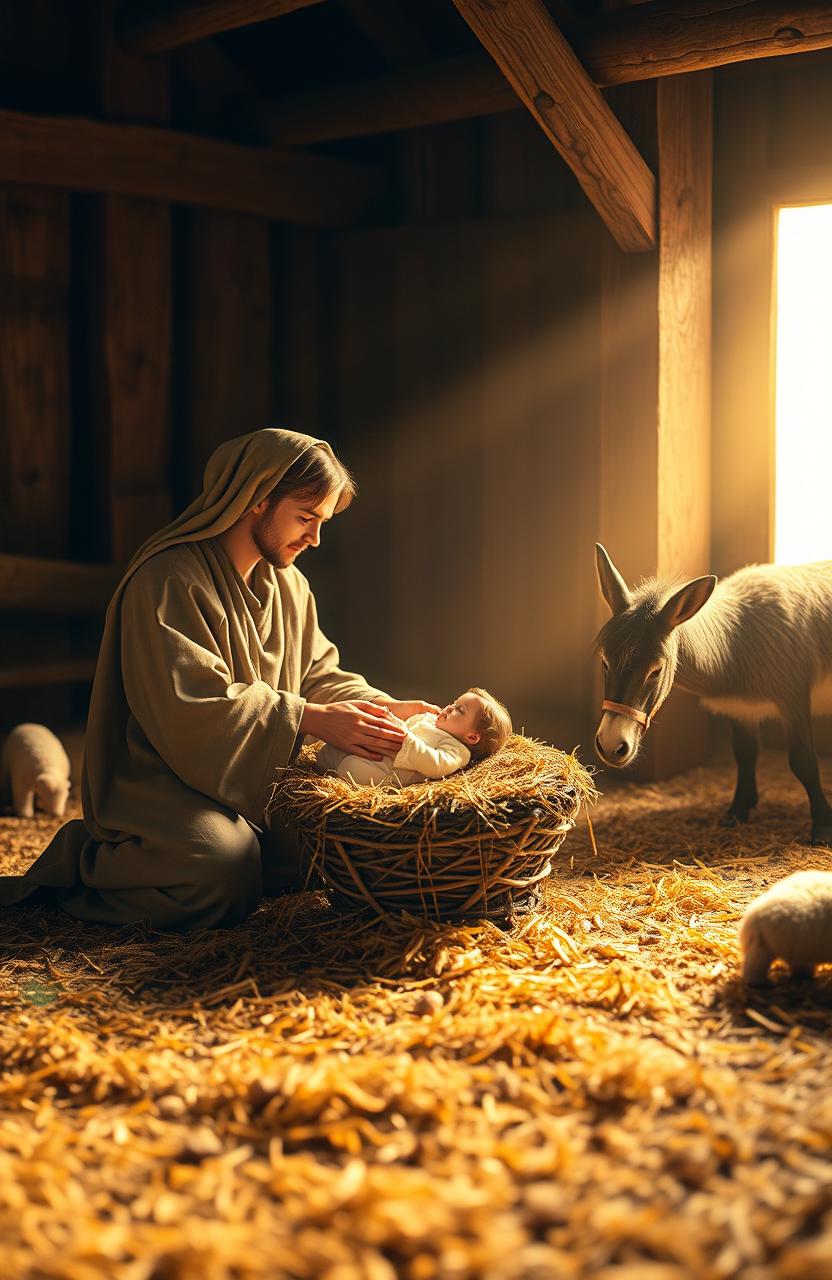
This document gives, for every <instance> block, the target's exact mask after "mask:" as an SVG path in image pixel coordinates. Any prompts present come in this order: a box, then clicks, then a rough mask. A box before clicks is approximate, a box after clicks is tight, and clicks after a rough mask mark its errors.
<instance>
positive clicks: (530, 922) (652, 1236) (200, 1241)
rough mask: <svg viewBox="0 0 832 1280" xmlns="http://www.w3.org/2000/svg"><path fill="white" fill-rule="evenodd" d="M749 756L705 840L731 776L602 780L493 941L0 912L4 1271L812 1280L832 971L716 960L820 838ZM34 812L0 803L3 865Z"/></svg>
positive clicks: (824, 1138)
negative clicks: (596, 796)
mask: <svg viewBox="0 0 832 1280" xmlns="http://www.w3.org/2000/svg"><path fill="white" fill-rule="evenodd" d="M762 777H763V782H764V784H765V785H764V788H763V809H762V811H761V813H760V815H759V817H758V819H757V821H756V822H755V823H754V824H752V825H751V826H750V827H749V828H747V829H743V830H741V831H734V832H727V833H726V832H725V831H724V830H723V829H721V828H719V827H718V826H717V825H716V818H717V816H718V814H719V812H720V809H721V806H722V804H723V803H724V796H725V793H726V791H727V790H728V789H729V778H728V773H727V771H720V770H704V771H698V772H697V773H696V774H695V775H693V776H692V777H689V778H688V779H686V780H685V779H682V780H676V781H674V782H673V783H671V784H667V785H666V786H664V787H661V788H659V787H654V788H647V789H645V790H644V791H642V790H640V789H632V790H630V789H627V790H622V791H620V792H617V793H615V794H613V795H611V796H607V797H605V798H604V799H603V800H602V801H601V803H600V805H599V807H598V810H597V813H596V817H595V828H596V837H597V843H598V853H597V855H596V854H594V853H593V849H592V844H591V841H590V839H589V833H588V832H587V831H585V830H583V829H581V828H579V829H578V830H577V831H576V832H574V833H573V835H572V837H571V838H570V845H571V846H572V852H573V855H574V861H573V869H571V870H570V869H569V867H568V865H567V861H566V860H561V862H560V863H558V864H557V866H556V872H555V875H554V877H553V879H552V881H551V882H550V883H549V884H548V886H547V889H546V900H545V903H544V906H543V908H542V909H541V910H540V911H538V912H534V913H533V914H531V915H530V916H528V917H526V918H525V919H524V920H523V922H522V924H521V925H520V926H519V927H518V928H517V929H516V930H514V931H513V932H511V933H505V932H503V931H502V930H500V929H498V928H497V927H496V926H495V925H494V924H492V923H487V922H486V923H480V924H476V923H470V924H465V925H460V924H446V925H438V924H434V923H431V922H428V921H424V920H417V919H416V918H413V917H407V916H403V917H401V918H398V919H395V920H393V919H387V920H384V921H379V920H369V921H368V920H367V919H366V918H362V917H360V916H355V915H350V916H346V917H344V916H340V915H338V913H336V912H334V911H333V910H332V909H331V908H330V907H329V906H328V905H327V903H326V900H325V899H324V898H323V897H322V896H321V895H305V896H303V897H300V898H297V899H294V900H292V899H289V900H283V899H272V900H268V901H266V902H264V904H263V905H262V906H261V908H260V910H259V911H258V912H257V913H256V914H255V915H254V916H253V917H252V918H251V919H250V920H249V921H247V922H246V923H245V924H244V925H242V926H240V927H238V928H236V929H234V930H227V931H226V930H218V931H215V932H212V933H203V934H195V935H192V936H189V937H178V936H176V935H167V934H145V933H144V932H143V931H142V930H140V929H135V930H123V931H108V930H105V929H99V928H95V927H92V926H85V925H81V924H79V923H78V922H75V921H72V920H70V919H69V918H68V917H65V916H63V915H62V914H61V913H57V912H55V913H47V912H45V911H43V910H42V909H40V908H37V907H28V908H25V907H24V908H21V909H19V910H16V911H10V912H5V913H3V914H2V915H0V949H1V951H2V960H0V1001H2V1010H3V1016H2V1019H0V1275H2V1276H3V1280H5V1278H6V1277H7V1276H8V1277H10V1278H12V1277H17V1276H21V1277H22V1276H32V1277H37V1280H41V1278H43V1280H47V1278H48V1280H59V1278H60V1280H102V1277H107V1278H108V1280H109V1277H118V1280H121V1278H122V1277H124V1278H125V1280H192V1278H193V1280H196V1278H197V1277H199V1278H200V1280H202V1277H205V1278H207V1280H247V1278H248V1277H251V1278H252V1280H255V1278H258V1280H259V1278H261V1277H262V1278H265V1277H275V1276H286V1277H293V1278H294V1277H297V1278H298V1280H319V1278H322V1280H358V1278H361V1280H397V1278H398V1277H404V1278H405V1280H434V1278H436V1280H475V1278H477V1280H479V1278H480V1277H482V1278H483V1280H517V1278H518V1277H521V1278H526V1280H543V1277H545V1278H546V1280H561V1278H564V1280H579V1278H582V1277H585V1276H588V1275H592V1276H593V1277H594V1278H595V1277H599V1278H600V1280H691V1278H692V1277H696V1278H697V1280H700V1278H703V1280H721V1278H723V1277H724V1278H730V1277H735V1276H736V1277H742V1280H804V1277H806V1276H810V1277H812V1280H815V1278H816V1277H817V1278H818V1280H823V1277H828V1276H830V1275H832V1162H830V1160H829V1150H830V1143H832V1091H830V1089H829V1084H828V1082H829V1079H830V1068H832V1046H831V1045H830V1036H829V1009H830V997H832V974H830V972H829V970H826V971H821V976H820V977H819V978H818V980H816V981H815V982H813V983H791V982H788V981H785V980H784V979H782V978H780V979H778V978H775V985H774V987H773V989H772V991H771V992H770V993H768V994H766V993H759V992H754V993H751V992H749V990H748V989H747V988H745V987H744V986H743V985H742V983H741V982H740V980H739V977H738V963H737V960H738V957H737V950H736V925H737V922H738V920H739V918H740V916H741V914H742V911H743V909H744V906H745V904H746V903H747V901H748V900H749V899H750V898H751V897H752V896H753V895H754V894H755V893H757V892H759V891H760V890H761V889H762V888H763V887H764V886H765V885H766V884H768V883H771V882H772V881H773V880H775V879H777V878H779V877H780V876H781V875H784V874H787V873H788V872H789V871H790V870H794V869H796V868H797V867H798V866H801V865H807V863H808V862H809V861H811V863H812V864H813V865H818V866H829V865H830V862H831V861H832V855H830V854H829V853H828V851H820V850H818V851H812V852H811V853H810V852H809V851H807V850H806V849H805V848H803V847H801V846H800V845H798V844H796V843H795V842H794V839H793V837H794V833H795V824H796V823H797V824H799V823H800V822H801V821H802V818H803V797H802V795H801V794H800V793H799V792H798V790H797V788H796V787H792V786H791V784H790V783H789V782H787V781H786V779H785V778H784V774H783V770H782V767H781V766H780V765H779V763H778V765H777V766H776V767H773V766H772V764H771V763H770V762H769V761H765V762H764V768H763V770H762ZM663 796H664V797H665V801H666V803H665V805H664V807H663V805H662V797H663ZM766 796H770V797H771V801H770V802H769V803H770V808H769V809H766ZM42 828H44V824H43V823H42V822H41V823H40V825H38V824H28V823H25V824H24V823H19V822H15V821H13V820H11V819H6V820H0V847H2V849H3V856H4V863H5V865H4V868H3V869H4V870H6V869H12V868H14V869H16V870H23V869H24V868H25V866H26V865H27V863H28V862H29V861H31V858H32V856H33V854H34V852H35V851H36V850H37V848H38V847H39V846H40V844H41V843H43V842H44V841H45V840H46V839H47V838H48V835H49V830H47V829H42ZM33 832H34V834H33ZM686 848H689V849H690V851H691V852H690V855H689V856H687V855H686V854H685V853H684V849H686Z"/></svg>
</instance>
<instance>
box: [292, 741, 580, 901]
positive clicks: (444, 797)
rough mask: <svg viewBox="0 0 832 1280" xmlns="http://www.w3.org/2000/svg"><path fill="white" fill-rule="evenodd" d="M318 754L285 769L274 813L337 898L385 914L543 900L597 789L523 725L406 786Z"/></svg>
mask: <svg viewBox="0 0 832 1280" xmlns="http://www.w3.org/2000/svg"><path fill="white" fill-rule="evenodd" d="M313 760H314V747H306V748H304V750H303V752H301V755H300V756H299V758H298V761H297V763H296V764H295V765H293V766H290V767H289V768H286V769H283V770H281V771H280V775H279V777H278V780H277V782H276V784H275V788H274V794H273V797H272V802H271V805H270V811H276V812H277V813H278V814H279V815H280V818H281V819H282V821H284V822H285V823H287V824H288V825H289V826H290V827H292V828H295V829H296V830H297V833H298V839H299V842H300V845H301V850H302V853H303V854H304V856H305V859H306V860H307V861H308V862H309V864H310V865H311V868H312V871H313V872H314V871H317V872H318V873H319V874H320V876H321V878H322V880H323V882H324V884H325V885H326V887H327V889H328V890H329V893H330V897H331V899H332V901H333V904H337V905H338V906H341V907H356V908H357V907H369V908H372V909H373V910H374V911H375V912H377V913H378V914H380V915H384V914H395V915H398V914H399V913H401V912H402V911H406V912H408V913H410V914H412V915H416V916H421V917H428V918H431V919H435V920H438V919H442V920H458V919H463V918H474V917H476V918H482V917H487V918H489V919H494V920H500V921H509V922H510V921H511V920H513V919H515V918H516V917H517V916H518V915H519V914H522V913H523V912H524V911H526V910H528V909H529V907H530V906H533V905H534V904H535V902H536V899H537V896H538V894H537V890H538V889H539V886H540V885H541V883H542V881H544V880H545V879H546V877H547V876H548V875H549V874H550V872H551V870H552V858H553V856H554V854H555V853H556V852H557V850H558V848H559V847H560V845H561V843H562V841H563V840H564V838H565V836H566V834H567V832H569V831H570V830H571V828H572V827H573V826H574V825H575V821H576V819H577V816H578V813H579V812H580V808H581V805H582V803H585V802H591V801H593V800H594V798H595V795H596V793H595V789H594V787H593V785H592V779H591V776H590V774H589V773H588V772H587V770H586V769H585V768H584V767H583V765H581V764H580V762H579V761H578V760H577V759H576V758H575V756H574V755H567V754H566V753H565V752H563V751H558V750H557V749H556V748H555V747H550V746H546V745H545V744H543V743H539V742H536V741H534V740H533V739H531V738H526V737H523V736H521V735H519V734H515V735H513V736H512V737H511V738H510V739H509V741H508V742H507V743H506V745H505V747H503V749H502V751H500V752H499V753H498V754H497V755H495V756H491V757H490V758H489V759H487V760H482V761H479V762H478V763H476V764H473V765H471V766H469V768H467V769H464V770H462V771H460V772H458V773H455V774H452V775H451V776H450V777H448V778H442V779H440V780H439V781H435V782H432V781H428V782H422V783H417V784H415V785H413V786H410V787H403V788H400V789H394V788H388V787H381V786H366V787H357V786H354V785H353V783H351V782H349V781H347V780H345V779H342V778H338V777H336V776H334V775H332V774H326V775H322V774H320V773H318V772H316V771H315V770H314V768H313V767H312V762H313Z"/></svg>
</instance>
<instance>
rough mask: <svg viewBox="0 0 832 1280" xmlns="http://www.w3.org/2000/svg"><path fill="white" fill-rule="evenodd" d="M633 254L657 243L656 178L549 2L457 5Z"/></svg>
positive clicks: (476, 0) (468, 1) (477, 0)
mask: <svg viewBox="0 0 832 1280" xmlns="http://www.w3.org/2000/svg"><path fill="white" fill-rule="evenodd" d="M454 4H455V5H456V7H457V9H458V10H459V12H460V13H461V15H462V17H463V18H464V19H465V21H466V22H467V23H468V25H469V26H470V27H471V30H472V31H473V32H474V34H475V35H476V36H477V38H478V39H479V41H480V43H481V44H482V45H484V47H485V49H486V50H487V51H488V53H490V54H491V56H492V58H493V59H494V61H495V62H496V63H497V65H498V66H499V67H500V70H501V71H502V72H503V75H504V76H505V77H506V79H507V80H508V81H509V82H510V84H511V85H512V86H513V88H514V90H515V92H516V94H517V96H518V97H519V98H520V99H521V101H523V102H524V103H525V105H526V106H527V107H528V109H529V111H530V112H531V113H532V115H533V116H534V118H535V119H536V120H537V122H538V124H539V125H540V127H541V129H542V130H543V132H544V133H545V134H546V136H547V138H548V139H549V141H550V142H551V143H552V145H553V146H554V147H555V148H556V149H557V151H558V152H559V153H560V155H561V156H562V157H563V159H564V160H565V161H566V163H567V164H568V165H569V168H570V169H571V170H572V172H573V173H574V174H575V177H576V178H577V179H578V182H579V183H580V185H581V187H582V188H583V190H584V192H585V193H586V195H587V197H588V199H589V200H590V201H591V202H592V204H593V205H594V206H595V208H596V210H597V211H598V213H599V214H600V216H601V218H602V219H603V221H604V222H605V223H606V225H607V228H608V229H609V231H610V233H611V235H612V236H613V238H614V239H615V241H616V243H617V244H618V245H619V247H620V248H621V249H624V250H626V251H629V252H631V251H634V250H643V249H651V248H652V247H653V245H654V244H655V239H656V179H655V176H654V174H653V173H652V172H651V170H650V169H649V167H648V166H647V164H645V162H644V160H643V159H642V157H641V155H640V154H639V151H638V149H637V147H636V146H635V144H634V143H633V142H632V140H631V138H630V137H629V135H628V134H627V132H626V130H625V129H624V127H623V126H622V124H621V123H620V122H619V120H618V118H617V117H616V115H615V114H614V112H613V111H612V109H611V108H610V107H609V106H608V105H607V103H606V102H605V101H604V99H603V98H602V97H601V94H600V92H599V90H598V89H597V88H596V86H595V85H594V84H593V82H592V81H591V80H590V78H589V76H588V75H587V73H586V71H585V70H584V68H583V67H582V65H581V63H580V62H579V61H578V58H577V57H576V55H575V54H574V53H573V52H572V49H571V47H570V45H569V44H568V43H567V41H566V40H565V39H564V37H563V35H562V34H561V32H560V29H559V28H558V27H557V26H556V24H555V23H554V21H553V20H552V18H551V16H550V15H549V12H548V10H547V9H546V8H545V6H544V4H543V3H542V0H503V2H502V3H501V4H500V5H499V6H495V5H494V4H493V3H492V0H454Z"/></svg>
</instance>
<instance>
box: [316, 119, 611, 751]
mask: <svg viewBox="0 0 832 1280" xmlns="http://www.w3.org/2000/svg"><path fill="white" fill-rule="evenodd" d="M417 132H418V131H417ZM425 133H433V134H435V135H436V139H437V145H436V147H435V149H432V148H431V146H430V138H429V137H427V138H426V137H424V136H423V137H422V138H421V139H419V138H414V137H410V138H408V139H407V141H406V144H405V149H404V152H403V157H402V163H403V166H404V170H405V171H404V174H403V181H402V208H401V221H402V223H403V225H402V226H401V227H400V228H398V229H388V230H384V231H379V232H362V233H352V234H349V233H342V234H341V235H339V236H337V237H335V239H334V255H335V271H334V272H333V274H332V276H331V282H332V296H333V299H334V300H335V306H336V309H337V320H336V322H335V324H334V335H333V337H334V341H333V346H332V351H333V353H334V358H333V364H332V368H331V376H333V377H334V378H335V379H336V382H337V391H336V395H335V409H336V417H335V419H334V420H333V425H334V427H335V428H336V430H337V434H338V437H339V439H340V441H341V448H342V452H343V453H344V455H345V457H346V460H347V461H348V463H351V465H352V466H353V468H354V470H355V471H356V473H357V477H358V480H359V484H360V486H361V491H362V492H361V496H360V498H359V501H358V502H357V503H356V504H355V506H354V508H353V509H352V510H351V511H350V512H349V513H348V514H346V515H345V516H343V517H342V518H341V521H340V523H339V524H337V525H335V526H333V528H332V529H331V530H329V531H327V539H328V542H329V544H330V547H331V550H330V551H329V552H328V553H327V554H328V555H329V556H330V559H331V561H332V562H333V564H337V566H338V568H337V570H336V569H333V570H332V571H330V572H329V573H328V574H327V575H326V578H324V576H323V573H322V571H321V566H322V563H323V549H322V552H321V553H318V555H317V556H316V559H315V561H314V562H313V561H311V560H310V563H309V564H308V565H306V566H304V571H305V572H308V573H309V576H310V578H311V579H312V580H313V585H314V586H315V587H316V590H319V594H320V597H321V599H320V604H321V613H322V617H323V620H324V624H325V626H329V629H330V630H331V631H332V632H333V633H334V634H335V633H337V638H338V640H339V643H340V646H341V650H342V658H343V659H344V661H345V662H346V663H347V665H348V666H352V667H354V668H355V667H357V668H358V669H361V670H364V671H365V672H366V674H368V676H370V677H371V678H372V679H374V680H377V681H380V682H381V683H382V684H384V685H385V686H387V687H389V688H391V689H392V691H394V692H397V693H401V694H407V693H412V694H413V695H417V696H418V695H422V696H426V697H431V698H435V699H439V700H443V699H446V698H450V697H452V696H454V694H456V693H458V692H460V691H461V689H462V688H464V687H467V685H469V684H472V683H481V684H485V685H486V686H487V687H489V688H492V689H493V690H494V692H495V693H496V694H497V695H498V696H500V697H502V698H503V699H504V700H505V701H506V702H507V704H508V705H509V707H510V709H511V710H512V712H513V715H514V718H515V721H516V723H517V724H518V725H525V727H526V728H527V729H528V730H529V731H530V732H535V733H539V734H542V735H544V736H548V737H550V738H553V739H554V740H556V741H561V742H564V743H566V744H567V745H568V746H570V747H571V746H573V745H575V744H576V743H578V742H582V743H583V745H584V749H585V752H586V750H587V745H588V744H591V736H590V735H591V729H592V714H593V712H592V670H593V667H592V660H591V658H590V650H591V641H592V635H593V631H594V625H595V603H594V601H595V586H594V578H593V559H592V545H593V539H594V537H595V530H596V525H597V500H598V492H597V470H598V458H597V448H598V392H597V386H598V380H597V362H598V349H599V287H598V263H599V240H600V236H601V235H602V234H603V233H602V231H601V230H600V229H599V226H598V223H597V219H596V218H595V216H594V214H593V213H592V212H591V210H589V208H588V206H586V205H585V203H584V201H583V197H582V196H581V195H580V193H578V194H577V196H576V195H575V194H574V183H573V182H572V180H571V176H570V175H569V174H568V173H567V172H566V170H565V167H564V166H563V165H562V163H561V161H560V160H559V159H558V157H557V156H556V155H555V153H554V152H553V151H552V149H551V148H550V147H549V145H548V143H546V141H545V139H542V135H540V138H538V134H539V130H537V129H536V126H534V124H533V122H531V121H527V120H526V119H525V118H524V117H523V116H522V115H517V116H513V117H510V118H497V119H495V120H493V121H492V120H488V121H485V122H480V123H479V124H477V125H476V126H471V125H470V124H466V125H465V127H464V128H455V130H432V131H425ZM510 135H511V136H510ZM455 147H456V148H457V150H456V151H455ZM446 178H447V179H448V180H447V181H446V180H445V179H446ZM329 375H330V370H329V369H325V372H324V381H327V379H328V377H329ZM327 425H328V426H329V422H328V424H327ZM324 586H325V587H326V588H327V589H326V592H325V591H324Z"/></svg>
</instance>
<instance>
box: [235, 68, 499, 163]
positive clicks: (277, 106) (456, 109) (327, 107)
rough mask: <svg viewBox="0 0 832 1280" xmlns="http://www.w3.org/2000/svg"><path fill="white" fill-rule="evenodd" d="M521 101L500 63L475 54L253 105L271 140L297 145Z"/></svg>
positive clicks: (487, 110) (485, 110) (406, 126)
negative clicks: (501, 69)
mask: <svg viewBox="0 0 832 1280" xmlns="http://www.w3.org/2000/svg"><path fill="white" fill-rule="evenodd" d="M522 105H523V104H522V103H521V102H520V99H519V98H518V97H517V94H516V93H515V92H514V90H513V89H512V87H511V85H510V84H509V83H508V81H507V80H506V78H505V76H504V75H503V74H502V72H501V71H500V69H499V67H495V65H494V63H493V62H492V61H491V59H490V58H487V57H485V56H484V55H483V54H481V53H472V54H465V55H464V56H463V57H460V58H446V59H444V60H443V61H441V62H431V63H428V64H427V65H425V66H419V67H408V68H406V69H405V70H403V71H394V72H391V73H389V74H388V75H383V76H374V77H372V78H371V79H369V80H361V81H358V82H356V83H355V84H347V85H334V86H332V88H329V89H327V88H324V89H316V90H313V91H310V92H306V93H302V94H296V95H293V96H292V97H288V98H284V99H282V100H281V99H265V100H264V99H259V100H258V101H256V102H254V103H253V104H252V108H251V111H252V115H253V117H254V119H255V122H256V124H257V127H258V128H259V129H260V131H261V132H262V134H263V136H264V137H265V138H268V139H269V141H270V142H272V143H274V144H275V145H277V146H297V145H298V144H303V143H305V142H321V141H324V140H326V141H330V140H332V139H334V138H358V137H361V136H363V135H367V134H373V133H381V132H383V133H393V132H396V131H397V130H399V129H412V128H415V127H417V126H419V125H428V124H441V123H443V122H445V121H447V120H464V119H468V118H471V117H473V116H481V115H488V114H489V113H490V112H496V111H505V110H507V109H510V108H512V107H521V106H522Z"/></svg>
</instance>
